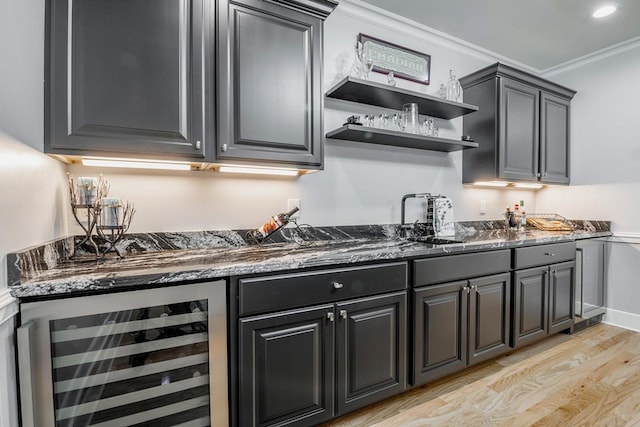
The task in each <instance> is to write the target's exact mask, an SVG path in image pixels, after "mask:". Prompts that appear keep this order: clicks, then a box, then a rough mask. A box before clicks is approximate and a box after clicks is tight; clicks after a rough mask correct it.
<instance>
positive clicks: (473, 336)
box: [469, 273, 511, 365]
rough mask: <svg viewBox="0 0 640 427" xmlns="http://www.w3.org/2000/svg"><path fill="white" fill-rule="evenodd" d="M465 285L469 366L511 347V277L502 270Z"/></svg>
mask: <svg viewBox="0 0 640 427" xmlns="http://www.w3.org/2000/svg"><path fill="white" fill-rule="evenodd" d="M469 284H470V287H471V293H470V294H469V365H473V364H475V363H478V362H482V361H483V360H487V359H491V358H492V357H495V356H497V355H499V354H502V353H504V352H506V351H508V350H509V349H510V348H511V347H510V346H509V337H510V334H509V332H510V330H511V328H510V324H511V278H510V275H509V273H504V274H499V275H496V276H490V277H483V278H479V279H473V280H470V281H469Z"/></svg>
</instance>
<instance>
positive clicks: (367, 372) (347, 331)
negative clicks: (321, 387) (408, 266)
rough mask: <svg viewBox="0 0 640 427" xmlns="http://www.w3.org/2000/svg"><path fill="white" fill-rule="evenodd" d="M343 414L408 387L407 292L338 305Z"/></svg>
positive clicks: (339, 392)
mask: <svg viewBox="0 0 640 427" xmlns="http://www.w3.org/2000/svg"><path fill="white" fill-rule="evenodd" d="M337 313H338V319H337V321H336V327H337V330H336V360H337V362H336V372H337V377H336V378H337V379H336V386H337V388H336V395H337V402H338V408H337V409H338V414H343V413H347V412H350V411H353V410H354V409H358V408H361V407H363V406H367V405H369V404H371V403H374V402H377V401H379V400H382V399H384V398H387V397H390V396H393V395H394V394H398V393H400V392H402V391H404V390H405V389H406V354H405V348H406V338H405V335H406V320H407V319H406V292H399V293H396V294H392V295H384V296H380V297H371V298H365V299H361V300H357V301H352V302H346V303H341V304H338V305H337Z"/></svg>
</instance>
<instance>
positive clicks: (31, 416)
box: [16, 322, 36, 427]
mask: <svg viewBox="0 0 640 427" xmlns="http://www.w3.org/2000/svg"><path fill="white" fill-rule="evenodd" d="M34 326H35V325H34V323H33V322H27V323H25V324H24V325H22V326H20V327H19V328H18V329H17V332H16V334H17V338H18V342H17V344H18V366H19V368H20V375H19V379H20V408H21V413H22V426H23V427H33V426H35V425H36V424H35V419H36V417H35V406H34V400H35V396H34V394H33V391H34V387H33V379H34V378H33V375H32V370H33V360H32V357H31V356H32V353H33V352H32V344H31V331H32V330H33V327H34Z"/></svg>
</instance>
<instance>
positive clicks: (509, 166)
mask: <svg viewBox="0 0 640 427" xmlns="http://www.w3.org/2000/svg"><path fill="white" fill-rule="evenodd" d="M539 103H540V92H539V91H538V89H536V88H533V87H531V86H529V85H526V84H522V83H519V82H517V81H514V80H510V79H508V78H504V77H503V78H501V79H500V104H499V105H500V107H499V108H500V116H499V138H498V140H499V145H500V146H499V157H498V169H499V170H498V174H499V176H500V178H505V179H518V180H529V181H531V180H537V179H538V170H539V169H538V150H539V142H538V137H539V122H540V119H539V114H540V113H539Z"/></svg>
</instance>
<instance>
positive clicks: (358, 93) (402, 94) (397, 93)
mask: <svg viewBox="0 0 640 427" xmlns="http://www.w3.org/2000/svg"><path fill="white" fill-rule="evenodd" d="M326 96H327V97H329V98H335V99H342V100H345V101H351V102H357V103H359V104H368V105H374V106H376V107H383V108H390V109H393V110H402V105H403V104H407V103H411V102H415V103H416V104H418V112H419V113H420V114H421V115H425V116H431V117H437V118H440V119H446V120H450V119H454V118H456V117H461V116H464V115H466V114H469V113H473V112H475V111H478V107H477V106H475V105H471V104H465V103H462V102H454V101H447V100H446V99H442V98H438V97H436V96H432V95H427V94H423V93H419V92H415V91H412V90H407V89H401V88H398V87H393V86H389V85H386V84H382V83H377V82H372V81H369V80H363V79H358V78H356V77H351V76H347V77H345V78H344V79H342V80H341V81H340V82H338V83H337V84H336V85H335V86H333V87H332V88H331V89H329V91H328V92H327V94H326Z"/></svg>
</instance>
